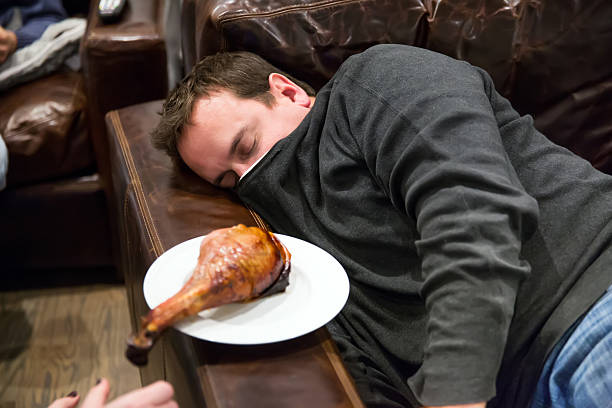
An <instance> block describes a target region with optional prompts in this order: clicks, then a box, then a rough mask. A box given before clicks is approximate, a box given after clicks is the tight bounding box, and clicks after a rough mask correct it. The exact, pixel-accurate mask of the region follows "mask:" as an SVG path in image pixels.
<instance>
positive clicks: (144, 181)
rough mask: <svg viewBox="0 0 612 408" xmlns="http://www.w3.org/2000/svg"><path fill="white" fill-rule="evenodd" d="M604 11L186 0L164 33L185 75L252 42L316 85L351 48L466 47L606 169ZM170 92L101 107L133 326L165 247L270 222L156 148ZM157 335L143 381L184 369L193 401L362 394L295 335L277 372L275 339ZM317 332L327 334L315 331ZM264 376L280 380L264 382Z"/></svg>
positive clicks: (501, 4) (405, 2)
mask: <svg viewBox="0 0 612 408" xmlns="http://www.w3.org/2000/svg"><path fill="white" fill-rule="evenodd" d="M610 21H612V4H611V3H610V2H609V1H608V0H593V1H590V2H587V3H580V4H578V3H576V2H560V1H554V0H539V1H532V0H516V1H508V0H484V1H482V0H444V1H441V0H261V1H251V0H183V2H182V10H181V17H180V23H179V24H177V28H175V29H170V28H168V30H166V33H172V34H173V35H174V38H176V37H177V36H179V38H180V44H181V52H180V53H178V52H176V51H177V50H176V49H172V51H174V55H179V56H180V59H179V60H180V61H182V65H181V67H180V68H179V70H182V72H181V74H184V73H186V72H188V71H189V70H190V69H191V68H192V67H193V65H194V64H195V63H196V62H197V61H198V60H200V59H201V58H203V57H204V56H206V55H210V54H213V53H215V52H218V51H233V50H248V51H252V52H255V53H258V54H260V55H262V56H263V57H265V58H266V59H268V60H269V61H270V62H272V63H273V64H275V65H277V66H278V67H279V68H281V69H284V70H286V71H287V72H289V73H291V74H293V75H295V76H296V77H298V78H300V79H303V80H305V81H307V82H309V83H311V84H312V85H313V86H314V87H315V88H319V87H321V86H322V85H323V84H324V83H325V82H326V81H327V80H328V79H329V78H330V77H331V76H332V75H333V73H334V72H335V70H336V69H337V68H338V66H339V65H340V64H341V63H342V61H344V60H345V59H346V58H347V57H348V56H350V55H352V54H355V53H358V52H360V51H362V50H365V49H366V48H368V47H370V46H372V45H374V44H378V43H404V44H410V45H414V46H418V47H424V48H428V49H431V50H434V51H438V52H441V53H444V54H447V55H450V56H452V57H455V58H458V59H463V60H467V61H469V62H471V63H472V64H474V65H477V66H480V67H482V68H484V69H485V70H487V71H488V72H489V73H490V74H491V76H492V78H493V80H494V82H495V84H496V87H497V89H498V90H499V91H500V92H501V93H502V94H503V95H505V96H506V97H507V98H509V99H510V100H511V102H512V103H513V105H514V106H515V107H516V108H517V110H519V111H520V112H521V113H524V114H527V113H528V114H531V115H533V116H534V118H535V123H536V126H537V127H538V128H539V129H540V130H541V131H542V132H543V133H544V134H545V135H547V136H548V137H549V138H550V139H552V140H553V141H555V142H557V143H558V144H561V145H563V146H566V147H567V148H569V149H571V150H573V151H574V152H576V153H577V154H579V155H581V156H583V157H584V158H586V159H587V160H589V161H591V163H592V164H593V165H594V166H595V167H597V168H599V169H600V170H602V171H605V172H608V173H611V174H612V125H611V123H612V122H611V121H610V119H609V115H608V112H610V111H612V65H610V64H609V63H608V59H609V55H612V31H610V30H609V22H610ZM177 30H179V31H178V32H179V33H180V35H179V34H177ZM167 48H168V50H170V49H171V48H173V47H167ZM423 69H427V67H423ZM179 76H180V75H179ZM158 80H162V77H161V76H160V78H159V79H158ZM162 102H163V101H162V100H155V101H151V102H146V103H141V104H137V105H132V106H129V107H125V108H123V109H118V110H112V111H111V112H110V113H109V114H107V116H106V124H107V130H108V138H109V142H110V156H111V172H112V175H113V182H114V191H115V195H114V199H113V203H112V206H113V207H114V209H115V210H114V211H115V213H116V214H118V218H117V220H118V225H119V226H118V229H119V230H120V234H119V235H120V248H121V251H120V252H121V270H122V273H124V274H125V278H126V284H127V286H128V295H129V298H130V307H131V314H132V322H133V325H134V326H135V327H136V326H137V325H138V321H139V317H140V316H141V315H143V314H144V313H146V312H147V310H148V307H147V305H146V303H145V302H144V299H143V294H142V282H143V278H144V275H145V273H146V270H147V268H148V266H149V265H150V264H151V263H152V262H153V261H154V260H155V259H156V258H157V257H158V256H159V255H161V253H163V252H164V251H165V250H166V249H169V248H170V247H172V246H173V245H175V244H178V243H179V242H181V241H183V240H186V239H188V238H192V237H195V236H197V235H203V234H206V233H208V232H209V231H211V230H212V229H215V228H220V227H225V226H229V225H232V224H235V223H238V222H243V223H246V224H251V225H255V224H257V225H261V223H262V220H260V219H259V217H258V216H257V214H253V213H250V212H249V211H248V209H246V208H244V207H243V206H242V205H241V204H240V202H239V200H238V199H237V198H236V197H235V196H234V195H232V194H231V193H228V192H225V191H221V190H219V189H217V188H215V187H213V186H212V185H210V184H208V183H206V182H205V181H203V180H201V179H199V178H198V177H196V176H195V175H194V174H193V173H192V172H191V171H189V170H188V169H186V168H184V167H182V166H176V165H174V164H173V163H172V162H171V161H170V160H169V159H168V158H167V157H166V156H164V154H163V153H161V152H159V151H156V150H155V149H153V148H152V147H151V144H150V138H149V132H150V131H151V129H152V128H153V127H154V126H155V124H156V123H157V121H158V116H157V113H158V112H159V111H160V109H161V104H162ZM307 341H312V338H308V340H307ZM161 343H162V344H161V345H160V346H158V348H157V349H154V352H153V354H152V355H151V358H150V360H151V362H150V365H149V366H148V367H147V368H146V369H143V370H142V371H141V375H142V378H143V382H144V383H148V382H151V381H153V380H155V379H157V378H167V379H170V380H173V379H175V378H180V379H181V380H180V381H173V382H174V384H175V386H176V384H182V385H183V386H185V387H187V388H188V392H179V393H177V395H182V396H186V395H187V396H190V397H193V398H194V400H193V401H182V403H185V404H187V405H185V406H188V405H189V404H191V403H193V404H194V405H197V404H198V403H199V402H201V400H202V399H205V400H206V402H207V403H210V404H211V406H232V407H234V406H243V405H244V406H257V405H258V404H260V406H282V405H278V402H279V401H284V402H285V403H286V404H285V406H287V405H290V406H300V403H304V404H310V405H304V406H331V405H333V406H357V405H359V401H358V398H355V397H354V395H352V394H351V393H352V391H351V390H352V389H351V386H350V381H349V382H346V381H345V380H342V379H341V380H340V383H342V385H338V384H339V383H337V382H334V381H335V380H334V379H338V378H341V377H342V375H341V374H342V372H343V371H342V368H339V369H337V370H336V374H337V376H332V377H329V376H327V377H326V375H327V374H326V373H327V371H325V370H327V369H328V367H329V366H327V365H324V364H323V363H321V365H320V366H316V365H315V366H313V365H312V364H311V363H312V358H304V357H303V356H302V357H296V356H295V354H294V353H292V352H291V351H288V350H294V349H295V348H296V347H297V348H299V347H300V346H294V347H293V348H291V347H290V346H287V348H282V347H279V348H276V349H273V350H274V351H273V353H279V354H278V356H276V357H277V358H276V361H285V360H284V359H291V358H294V360H292V365H291V368H286V367H284V366H282V368H281V369H280V371H279V372H270V370H268V371H265V370H264V369H262V368H261V361H260V360H258V358H259V357H260V356H261V355H262V354H263V355H266V353H267V355H268V356H269V355H270V353H271V352H270V348H262V349H248V351H244V349H241V350H242V351H240V350H237V349H234V348H227V347H222V346H211V345H210V344H204V343H203V342H198V341H196V340H194V339H187V338H185V336H182V337H181V336H177V334H176V332H173V331H170V334H169V335H168V336H167V337H165V338H164V339H162V341H161ZM313 344H316V347H319V346H320V343H318V342H317V341H316V340H314V343H313ZM312 347H313V349H316V350H320V349H319V348H316V347H315V346H312ZM323 354H325V353H323ZM306 356H307V357H312V354H306ZM324 360H325V358H322V359H320V360H317V361H324ZM177 361H178V363H177ZM177 364H179V365H180V368H178V369H177V368H176V365H177ZM274 367H275V369H276V367H278V366H274ZM336 367H337V366H336ZM285 369H286V370H293V371H287V372H285V371H283V370H285ZM300 370H301V371H300ZM245 373H246V374H245ZM279 373H280V374H282V375H279ZM292 376H293V377H292ZM252 377H257V378H258V381H254V380H251V379H250V378H252ZM281 377H282V378H300V381H304V384H305V385H304V387H303V388H300V390H302V391H303V390H309V391H311V392H310V393H309V394H308V395H303V394H294V398H293V399H291V397H290V396H289V395H288V394H287V393H285V392H286V391H287V390H292V389H294V388H291V386H289V385H287V384H285V383H284V382H283V381H280V380H279V378H281ZM322 379H326V380H325V381H322ZM266 384H274V385H275V388H274V389H269V390H268V389H267V388H262V387H266ZM347 384H348V385H347ZM310 385H312V388H308V386H310ZM236 387H240V392H237V391H235V390H236V389H237V388H236ZM196 390H199V391H200V392H199V393H198V392H196ZM202 390H204V391H206V390H207V392H202ZM313 390H314V391H313ZM294 391H295V390H294ZM353 391H354V390H353ZM253 396H257V397H256V398H255V397H253ZM274 398H276V399H275V400H273V399H274ZM283 398H287V399H286V400H285V399H283ZM317 398H318V400H317ZM313 399H314V400H316V401H313ZM275 402H276V405H275ZM266 404H268V405H266ZM181 406H183V404H182V405H181Z"/></svg>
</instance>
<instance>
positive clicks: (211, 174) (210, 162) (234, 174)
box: [177, 74, 313, 188]
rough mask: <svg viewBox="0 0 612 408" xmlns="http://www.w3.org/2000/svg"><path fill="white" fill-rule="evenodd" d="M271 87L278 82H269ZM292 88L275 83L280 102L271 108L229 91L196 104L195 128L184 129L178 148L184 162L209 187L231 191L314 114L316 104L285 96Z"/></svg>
mask: <svg viewBox="0 0 612 408" xmlns="http://www.w3.org/2000/svg"><path fill="white" fill-rule="evenodd" d="M272 75H277V74H272ZM282 78H284V77H282ZM285 80H286V78H285ZM272 81H276V79H274V78H272V76H271V82H272ZM287 81H288V80H287ZM289 82H290V81H289ZM292 84H293V83H290V84H288V83H286V82H283V83H281V84H280V85H279V86H276V85H278V84H272V83H271V88H270V92H271V93H272V95H273V96H274V98H275V100H276V103H275V104H274V106H272V107H269V106H266V105H265V104H264V103H262V102H259V101H257V100H254V99H243V98H239V97H237V96H235V95H234V94H233V93H232V92H230V91H228V90H219V91H217V92H214V93H213V94H211V96H210V97H208V98H200V99H199V100H197V101H196V102H195V104H194V108H193V111H192V115H191V121H190V122H191V124H189V125H187V126H185V128H184V130H183V134H182V136H181V137H180V139H179V142H178V146H177V147H178V151H179V153H180V155H181V157H182V159H183V160H184V161H185V163H186V164H187V165H188V166H189V168H191V169H192V170H193V171H194V172H195V173H196V174H198V175H199V176H200V177H202V178H203V179H205V180H207V181H209V182H210V183H213V184H215V185H218V186H220V187H224V188H233V187H234V186H235V185H236V184H237V183H238V180H239V179H240V177H241V176H242V175H243V174H244V173H245V172H246V170H247V169H248V168H249V167H250V166H251V165H252V164H253V163H255V162H256V161H257V159H259V158H260V157H261V156H262V155H264V154H265V153H266V152H267V151H268V150H270V149H271V148H272V146H274V144H276V142H278V141H279V140H281V139H283V138H284V137H286V136H288V135H289V134H290V133H291V132H292V131H293V130H295V128H297V127H298V125H299V124H300V123H301V122H302V120H303V119H304V117H305V116H306V114H307V113H308V111H309V110H310V107H311V104H312V101H313V100H312V99H311V98H309V97H308V96H307V95H306V97H304V95H301V94H296V92H295V90H293V89H289V90H287V86H289V87H291V85H292ZM273 85H274V86H275V87H273ZM293 86H295V85H294V84H293ZM298 88H299V87H298ZM299 90H301V88H299ZM299 90H298V91H297V92H299ZM302 92H304V91H303V90H302ZM304 94H305V93H304Z"/></svg>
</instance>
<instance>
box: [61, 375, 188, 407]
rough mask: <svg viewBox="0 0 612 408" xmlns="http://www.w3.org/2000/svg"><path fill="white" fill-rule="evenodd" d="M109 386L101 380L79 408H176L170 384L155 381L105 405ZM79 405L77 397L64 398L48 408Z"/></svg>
mask: <svg viewBox="0 0 612 408" xmlns="http://www.w3.org/2000/svg"><path fill="white" fill-rule="evenodd" d="M109 390H110V386H109V383H108V381H107V380H105V379H102V380H101V381H100V383H98V384H97V385H96V386H95V387H93V388H92V389H91V390H89V393H88V394H87V396H86V397H85V399H84V400H83V404H81V405H80V407H79V408H102V407H106V408H145V407H150V408H178V405H177V403H176V402H175V401H174V400H173V399H172V396H173V395H174V389H173V388H172V385H170V383H167V382H165V381H157V382H155V383H153V384H151V385H148V386H146V387H143V388H139V389H137V390H134V391H132V392H129V393H127V394H123V395H122V396H120V397H117V398H116V399H114V400H113V401H111V402H109V403H108V404H106V405H105V403H106V399H107V398H108V392H109ZM78 403H79V396H78V395H77V396H74V397H64V398H59V399H57V400H55V401H54V402H53V403H52V404H51V405H49V408H74V407H76V405H77V404H78Z"/></svg>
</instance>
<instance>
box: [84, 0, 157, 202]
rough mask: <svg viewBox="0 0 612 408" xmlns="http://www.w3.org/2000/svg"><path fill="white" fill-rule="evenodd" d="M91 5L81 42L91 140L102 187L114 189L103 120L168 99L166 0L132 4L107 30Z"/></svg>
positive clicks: (106, 26)
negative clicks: (132, 107) (115, 111)
mask: <svg viewBox="0 0 612 408" xmlns="http://www.w3.org/2000/svg"><path fill="white" fill-rule="evenodd" d="M96 4H97V1H96V0H92V3H91V7H90V13H89V17H88V26H87V32H86V33H85V38H84V39H83V42H82V49H81V55H82V61H83V68H84V75H85V87H86V92H87V98H88V102H89V105H88V106H89V116H90V124H91V135H92V142H93V145H94V149H95V151H96V158H97V161H98V165H99V171H100V175H101V176H102V180H103V183H104V184H105V186H106V187H107V191H108V190H109V189H110V185H111V183H110V167H109V165H108V162H109V159H108V157H109V151H108V141H107V140H106V130H105V123H104V114H105V113H106V112H108V111H109V110H112V109H117V108H121V107H124V106H128V105H133V104H138V103H141V102H146V101H150V100H155V99H160V98H164V97H165V96H166V94H167V89H168V79H167V66H166V48H165V46H166V44H165V41H164V27H163V8H164V1H163V0H130V1H129V2H128V3H127V5H126V9H125V10H124V12H123V14H122V16H121V19H120V20H119V21H118V22H117V23H114V24H103V23H102V22H101V21H100V20H99V18H98V16H97V13H96Z"/></svg>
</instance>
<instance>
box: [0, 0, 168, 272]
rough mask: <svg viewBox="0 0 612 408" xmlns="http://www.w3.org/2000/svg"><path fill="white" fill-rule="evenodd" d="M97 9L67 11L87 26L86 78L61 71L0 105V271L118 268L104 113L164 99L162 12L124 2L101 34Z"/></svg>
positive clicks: (150, 4)
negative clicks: (0, 169)
mask: <svg viewBox="0 0 612 408" xmlns="http://www.w3.org/2000/svg"><path fill="white" fill-rule="evenodd" d="M96 5H97V0H92V1H91V4H89V7H88V2H86V1H81V2H77V1H73V0H66V1H65V7H66V9H67V11H68V12H69V13H70V14H71V15H75V16H84V17H87V18H88V22H87V32H86V35H85V36H84V38H83V40H82V42H81V54H82V58H81V62H82V65H83V67H84V70H85V73H86V75H84V74H83V72H74V71H71V70H69V69H62V70H60V71H59V72H55V73H52V74H50V75H48V76H46V77H44V78H40V79H36V80H33V81H31V82H29V83H26V84H23V85H20V86H17V87H15V88H12V89H9V90H7V91H6V92H4V93H2V94H1V95H0V106H1V109H0V136H1V137H3V138H4V140H5V141H6V144H7V147H8V150H9V171H8V177H7V188H6V190H4V191H1V192H0V225H2V235H1V236H0V259H1V260H2V265H3V266H2V269H3V270H5V271H6V270H14V271H22V270H37V271H41V270H48V269H56V270H65V269H66V268H80V269H82V268H101V269H104V270H106V269H109V268H114V266H115V265H116V262H115V261H114V258H113V255H112V243H113V242H116V240H114V239H113V233H112V232H113V230H112V228H111V226H112V225H113V224H111V223H110V222H109V207H108V206H107V197H110V196H112V191H111V190H110V186H111V182H110V171H109V165H108V163H109V160H108V144H107V142H106V140H107V139H106V132H105V130H104V113H106V111H108V110H110V109H114V108H119V107H122V106H125V105H130V104H133V103H138V102H141V101H145V100H151V99H156V98H162V97H164V95H165V94H166V90H167V81H165V80H164V79H163V78H164V76H165V73H166V66H165V61H166V54H165V48H164V42H163V41H162V36H161V16H162V12H161V10H162V7H163V2H157V1H150V0H139V1H138V0H131V1H130V4H129V7H128V8H127V9H126V10H125V13H124V14H123V16H122V19H121V21H119V22H118V23H116V24H113V25H108V26H107V25H103V24H101V22H100V21H99V20H98V18H97V15H96V13H95V9H96ZM88 11H91V12H89V13H88ZM109 33H110V34H109ZM109 39H110V41H109ZM117 40H120V41H119V44H120V46H118V45H117V44H118V42H117ZM151 72H153V74H152V76H151V75H150V73H151ZM149 78H154V79H155V80H154V81H153V80H151V79H149ZM160 78H161V79H160ZM141 79H142V80H143V81H144V82H141V81H140V80H141ZM139 84H143V86H142V87H141V88H138V85H139ZM13 276H15V277H18V276H19V274H18V273H15V274H13ZM52 280H53V279H49V281H52Z"/></svg>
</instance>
